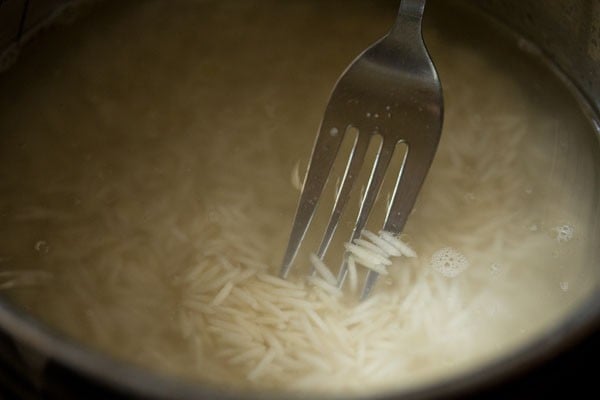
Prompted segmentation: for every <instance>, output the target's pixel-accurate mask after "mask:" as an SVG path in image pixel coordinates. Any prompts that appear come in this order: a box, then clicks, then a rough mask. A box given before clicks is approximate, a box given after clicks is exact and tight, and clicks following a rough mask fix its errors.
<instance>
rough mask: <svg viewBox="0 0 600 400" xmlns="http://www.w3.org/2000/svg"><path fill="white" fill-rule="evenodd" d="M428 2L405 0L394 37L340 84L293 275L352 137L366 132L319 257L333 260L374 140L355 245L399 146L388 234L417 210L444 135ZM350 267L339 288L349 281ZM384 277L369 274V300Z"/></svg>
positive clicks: (296, 238) (315, 164) (325, 127)
mask: <svg viewBox="0 0 600 400" xmlns="http://www.w3.org/2000/svg"><path fill="white" fill-rule="evenodd" d="M424 7H425V1H424V0H403V1H402V2H401V3H400V9H399V12H398V17H397V19H396V22H395V24H394V27H393V28H392V30H391V31H390V33H389V34H388V35H387V36H385V37H383V38H382V39H380V40H379V41H378V42H377V43H375V44H374V45H372V46H371V47H369V48H368V49H367V50H365V51H364V52H363V53H362V54H361V55H360V56H359V57H358V58H356V59H355V60H354V61H353V63H352V64H351V65H350V66H349V67H348V69H346V71H345V72H344V73H343V74H342V76H341V77H340V79H339V80H338V82H337V84H336V85H335V88H334V89H333V92H332V94H331V97H330V99H329V104H328V105H327V108H326V110H325V115H324V117H323V121H322V122H321V127H320V128H319V133H318V136H317V141H316V143H315V146H314V149H313V153H312V156H311V161H310V165H309V169H308V173H307V176H306V180H305V184H304V188H303V190H302V194H301V195H300V201H299V204H298V209H297V211H296V216H295V219H294V224H293V227H292V232H291V234H290V240H289V243H288V247H287V249H286V251H285V255H284V260H283V263H282V266H281V273H280V274H281V276H282V277H284V278H285V277H286V276H287V275H288V272H289V271H290V269H291V267H292V264H293V262H294V258H295V256H296V254H297V252H298V249H299V247H300V245H301V243H302V240H303V238H304V236H305V234H306V232H307V230H308V227H309V225H310V222H311V220H312V218H313V215H314V213H315V210H316V206H317V203H318V201H319V197H320V196H321V193H322V192H323V188H324V186H325V183H326V182H327V179H328V176H329V174H330V171H331V168H332V166H333V163H334V161H335V158H336V156H337V154H338V151H339V148H340V145H341V143H342V141H343V139H344V136H345V135H346V134H347V133H348V132H349V130H350V128H355V129H356V130H357V131H358V136H357V139H356V141H355V144H354V147H353V149H352V153H351V155H350V159H349V161H348V164H347V166H346V170H345V172H344V176H343V178H342V182H341V187H340V189H339V191H338V192H337V195H336V199H335V203H334V207H333V212H332V214H331V217H330V219H329V224H328V226H327V229H326V231H325V234H324V236H323V239H322V242H321V245H320V247H319V250H318V252H317V256H318V257H319V258H323V256H324V255H325V253H326V251H327V248H328V246H329V243H330V242H331V239H332V237H333V234H334V233H335V230H336V228H337V225H338V222H339V220H340V217H341V215H342V211H343V209H344V207H345V205H346V203H347V200H348V198H349V197H350V192H351V191H352V188H353V186H354V182H355V180H356V177H357V176H358V174H359V171H360V169H361V168H362V166H363V162H364V159H365V154H366V152H367V148H368V146H369V142H370V140H371V138H372V137H373V136H375V135H379V136H381V138H382V144H381V146H380V147H379V149H378V152H377V157H376V160H375V163H374V166H373V170H372V172H371V175H370V177H369V181H368V183H367V187H366V190H365V194H364V196H363V197H362V198H361V203H360V209H359V212H358V216H357V217H356V222H355V225H354V228H353V231H352V236H351V237H350V239H349V241H350V242H352V241H353V240H355V239H357V238H358V237H359V236H360V234H361V231H362V229H363V228H364V226H365V224H366V222H367V219H368V217H369V213H370V212H371V209H372V208H373V204H374V203H375V199H376V197H377V194H378V193H379V189H380V187H381V184H382V182H383V178H384V175H385V172H386V170H387V168H388V165H389V163H390V160H391V158H392V156H393V153H394V151H395V150H396V147H397V144H398V143H405V144H406V145H407V147H408V151H407V154H406V156H405V160H404V164H403V166H402V170H401V173H400V176H399V177H398V180H397V181H396V185H395V188H394V192H393V195H392V200H391V202H390V205H389V207H388V210H387V212H386V216H385V221H384V225H383V230H384V231H386V232H391V233H392V234H399V233H400V232H401V231H402V229H403V227H404V224H405V222H406V219H407V217H408V215H409V213H410V211H411V210H412V208H413V206H414V203H415V200H416V198H417V194H418V192H419V189H420V188H421V185H422V183H423V180H424V179H425V175H426V174H427V171H428V170H429V166H430V165H431V162H432V161H433V157H434V155H435V151H436V149H437V144H438V142H439V138H440V134H441V130H442V114H443V101H442V89H441V85H440V81H439V79H438V75H437V72H436V70H435V67H434V65H433V62H432V61H431V58H430V57H429V53H428V52H427V49H426V48H425V44H424V42H423V38H422V36H421V20H422V17H423V11H424ZM346 274H347V265H346V263H345V262H344V263H343V265H342V267H341V268H340V271H339V274H338V286H341V285H342V284H343V282H344V280H345V278H346ZM377 276H378V274H377V273H376V272H374V271H369V274H368V276H367V280H366V283H365V286H364V288H363V292H362V295H361V297H363V298H364V297H366V296H368V294H369V293H370V291H371V289H372V287H373V285H374V284H375V282H376V280H377Z"/></svg>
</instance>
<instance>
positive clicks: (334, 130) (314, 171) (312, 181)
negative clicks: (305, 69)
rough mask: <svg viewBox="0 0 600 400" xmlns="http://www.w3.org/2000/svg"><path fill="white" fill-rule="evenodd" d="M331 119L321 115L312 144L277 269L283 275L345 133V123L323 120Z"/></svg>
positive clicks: (304, 233) (311, 216)
mask: <svg viewBox="0 0 600 400" xmlns="http://www.w3.org/2000/svg"><path fill="white" fill-rule="evenodd" d="M331 120H332V118H331V117H329V118H328V116H327V113H326V115H325V118H323V124H322V125H321V128H320V129H319V135H318V136H317V141H316V142H315V145H314V147H313V153H312V155H311V157H310V165H309V167H308V172H307V173H306V178H305V180H304V187H303V189H302V194H301V195H300V201H299V202H298V208H297V209H296V216H295V217H294V225H293V226H292V231H291V233H290V239H289V242H288V246H287V249H286V251H285V254H284V257H283V262H282V265H281V269H280V271H279V275H280V276H281V277H282V278H286V277H287V275H288V273H289V271H290V269H291V267H292V263H293V262H294V258H295V257H296V254H297V253H298V249H299V248H300V244H301V243H302V240H303V239H304V236H305V235H306V231H307V230H308V226H309V224H310V221H311V220H312V218H313V216H314V213H315V209H316V207H317V203H318V200H319V197H320V196H321V193H322V192H323V188H324V187H325V183H326V182H327V178H328V177H329V173H330V171H331V167H332V166H333V162H334V160H335V158H336V156H337V153H338V151H339V148H340V144H341V142H342V139H343V137H344V135H345V133H346V127H345V126H343V129H341V128H342V125H338V126H335V125H333V124H331V123H325V121H331Z"/></svg>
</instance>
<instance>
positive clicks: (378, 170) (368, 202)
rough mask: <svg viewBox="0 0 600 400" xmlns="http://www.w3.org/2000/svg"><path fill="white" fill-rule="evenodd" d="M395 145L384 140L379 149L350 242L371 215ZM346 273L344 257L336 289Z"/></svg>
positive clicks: (346, 265)
mask: <svg viewBox="0 0 600 400" xmlns="http://www.w3.org/2000/svg"><path fill="white" fill-rule="evenodd" d="M395 145H396V143H393V142H389V143H388V142H386V141H385V140H384V142H383V143H382V144H381V147H380V149H379V152H378V154H377V158H376V160H375V163H374V168H373V171H372V172H371V176H370V177H369V182H368V183H367V188H366V189H365V195H364V197H363V199H362V200H361V202H360V209H359V211H358V216H357V218H356V223H355V225H354V229H353V230H352V236H351V237H350V242H353V241H354V239H357V238H358V237H359V236H360V234H361V232H362V230H363V228H364V227H365V225H366V223H367V219H368V218H369V214H370V213H371V209H372V208H373V204H375V200H376V199H377V195H378V194H379V189H380V188H381V183H382V182H383V177H384V176H385V172H386V170H387V168H388V165H389V163H390V160H391V158H392V154H393V153H394V147H395ZM347 273H348V263H347V259H346V257H344V261H343V263H342V267H341V268H340V271H339V273H338V287H341V286H342V285H343V284H344V280H345V279H346V275H347Z"/></svg>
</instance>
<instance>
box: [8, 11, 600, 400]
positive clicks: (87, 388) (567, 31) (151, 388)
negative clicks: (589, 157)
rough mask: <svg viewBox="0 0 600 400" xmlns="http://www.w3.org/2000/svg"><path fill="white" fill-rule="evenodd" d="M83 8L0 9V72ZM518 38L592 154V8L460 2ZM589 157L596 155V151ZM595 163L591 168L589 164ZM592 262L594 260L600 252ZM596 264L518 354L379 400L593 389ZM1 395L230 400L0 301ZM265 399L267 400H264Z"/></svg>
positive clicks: (596, 93) (599, 99)
mask: <svg viewBox="0 0 600 400" xmlns="http://www.w3.org/2000/svg"><path fill="white" fill-rule="evenodd" d="M92 3H93V2H91V1H68V0H52V1H33V0H31V1H28V0H5V1H0V72H1V71H2V70H5V69H8V68H10V67H11V65H12V64H13V63H14V62H15V60H16V59H17V58H18V56H19V52H20V50H21V49H22V48H23V47H24V46H26V45H27V43H28V42H29V40H30V39H31V38H32V37H34V36H35V35H43V34H44V33H45V31H44V28H45V27H47V26H49V25H51V24H54V23H56V22H61V21H62V22H64V21H69V20H72V19H73V18H75V17H76V15H77V14H79V13H81V12H82V10H83V11H84V12H85V11H86V10H88V9H90V10H92V12H93V9H92V8H91V7H88V6H90V5H91V4H92ZM466 6H468V7H472V8H474V9H476V10H475V11H474V12H481V13H484V14H485V15H486V18H490V19H491V20H493V21H495V22H494V23H498V24H501V25H502V26H503V27H504V28H503V29H508V30H510V32H512V35H514V37H515V38H518V39H517V40H518V41H519V44H520V46H521V47H523V48H524V49H526V50H527V51H529V52H532V53H535V54H537V55H538V56H539V57H542V58H545V59H546V60H547V62H548V65H549V66H550V68H552V69H553V70H554V72H555V73H556V75H557V76H558V77H559V78H560V79H561V80H562V81H563V83H564V84H565V85H567V86H568V87H570V88H571V90H572V92H573V93H574V94H575V96H576V97H577V98H578V100H579V102H580V104H581V107H582V108H583V109H584V110H585V112H586V113H587V115H588V117H589V119H590V121H592V123H593V124H595V129H596V137H595V140H591V143H592V146H596V147H597V150H600V140H599V139H600V136H598V135H600V119H599V117H598V116H599V115H600V0H571V1H562V2H543V3H542V2H539V1H535V0H489V1H486V2H475V1H470V2H467V4H466ZM596 153H598V152H597V151H596ZM596 163H600V159H598V160H596ZM594 201H595V221H594V222H593V231H592V236H593V241H595V242H596V243H600V185H597V187H596V191H595V200H594ZM593 259H595V260H600V246H597V247H596V249H595V254H594V256H593ZM599 266H600V265H595V266H594V267H593V268H592V270H593V271H592V275H593V276H592V278H591V279H593V280H595V284H594V289H593V290H592V291H591V294H590V295H589V296H587V298H585V299H584V301H582V302H581V303H580V304H579V305H578V306H577V308H576V310H574V312H573V313H571V314H570V315H568V316H567V317H565V318H564V319H563V320H562V321H561V322H560V324H558V325H557V326H556V327H554V328H552V329H549V330H548V331H546V332H545V333H544V334H543V335H542V336H541V337H539V338H538V339H536V340H535V342H533V343H529V344H528V345H527V346H525V347H523V348H520V349H519V351H518V352H515V353H511V354H507V355H505V356H504V357H502V358H500V359H497V360H494V361H493V362H490V363H488V364H486V365H485V366H484V367H482V368H481V369H479V370H477V371H475V372H470V373H468V374H464V375H463V376H461V377H460V379H452V380H447V381H443V382H439V383H436V384H434V385H429V386H426V387H423V388H417V389H414V390H413V389H411V390H408V391H401V392H398V393H393V394H389V395H383V397H381V398H403V399H421V398H422V399H429V398H452V397H462V396H467V395H468V396H494V397H500V398H501V397H509V396H510V397H513V398H519V397H524V398H526V397H530V396H533V395H535V396H543V395H556V394H557V393H565V394H567V393H572V390H575V389H574V388H575V387H580V388H585V387H587V388H593V387H595V382H594V381H593V379H594V378H595V377H593V376H592V373H593V372H594V371H590V372H589V373H586V372H585V371H586V370H590V369H589V368H586V367H585V365H586V364H587V365H591V363H592V362H595V360H596V358H597V356H598V355H600V354H599V352H598V342H599V340H598V329H599V327H600V288H599V287H598V284H599V283H600V275H599V272H600V268H599ZM0 394H2V395H3V396H5V397H6V398H24V399H27V398H40V397H42V398H57V399H64V398H90V399H93V398H99V399H100V398H102V399H104V398H140V399H142V398H144V399H174V398H180V399H197V398H223V399H225V398H233V397H232V396H233V395H231V394H230V393H229V392H227V393H226V392H222V393H221V392H217V391H215V390H214V389H208V388H205V387H202V386H199V385H193V384H190V383H185V382H182V381H179V380H176V379H173V378H169V377H166V376H162V375H157V374H155V373H152V372H148V371H145V370H142V369H139V368H136V367H133V366H130V365H128V364H125V363H122V362H119V361H116V360H114V359H112V358H110V357H108V356H106V355H104V354H100V353H98V352H96V351H93V350H91V349H89V348H87V347H86V346H84V345H82V344H79V343H75V342H73V341H72V340H70V339H68V338H66V337H64V336H62V335H61V334H59V333H57V332H55V331H54V330H52V329H50V328H49V327H47V326H45V325H44V324H43V323H42V322H41V321H39V320H38V319H36V318H35V317H33V316H32V315H30V314H28V313H27V312H25V311H24V310H22V309H20V308H19V307H17V306H15V305H14V304H12V303H11V302H10V301H7V300H6V299H4V298H2V297H0ZM265 397H273V398H276V396H271V395H265Z"/></svg>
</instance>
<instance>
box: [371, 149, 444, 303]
mask: <svg viewBox="0 0 600 400" xmlns="http://www.w3.org/2000/svg"><path fill="white" fill-rule="evenodd" d="M417 149H422V150H425V151H421V152H420V153H417ZM435 149H436V147H435V145H434V146H430V147H426V146H415V147H414V149H412V148H411V147H410V146H409V148H408V152H407V154H406V158H405V160H404V163H403V164H402V169H401V170H400V173H399V174H398V179H397V181H396V185H395V187H394V194H393V196H392V201H391V202H390V206H389V208H388V210H387V214H386V216H385V220H384V223H383V230H384V231H387V232H390V233H392V234H394V235H397V234H399V233H401V232H402V230H403V229H404V224H405V223H406V220H407V218H408V216H409V214H410V212H411V211H412V209H413V207H414V205H415V201H416V200H417V195H418V194H419V190H420V189H421V186H422V185H423V181H424V180H425V176H426V175H427V171H428V170H429V166H430V165H431V160H433V156H434V154H435ZM378 277H379V274H378V273H377V272H375V271H369V272H368V274H367V277H366V279H365V285H364V287H363V291H362V293H361V300H362V299H365V298H367V297H369V294H370V293H371V291H372V290H373V287H374V286H375V283H376V282H377V278H378Z"/></svg>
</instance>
